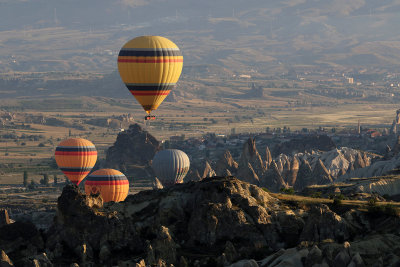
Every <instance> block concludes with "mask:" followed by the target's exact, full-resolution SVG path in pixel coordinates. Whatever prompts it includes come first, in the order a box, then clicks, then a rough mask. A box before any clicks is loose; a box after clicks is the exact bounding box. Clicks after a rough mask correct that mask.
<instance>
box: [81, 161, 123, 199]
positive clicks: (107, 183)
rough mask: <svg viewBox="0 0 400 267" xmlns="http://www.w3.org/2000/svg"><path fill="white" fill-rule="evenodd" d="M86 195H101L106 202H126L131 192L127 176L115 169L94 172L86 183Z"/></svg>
mask: <svg viewBox="0 0 400 267" xmlns="http://www.w3.org/2000/svg"><path fill="white" fill-rule="evenodd" d="M85 192H86V194H88V195H90V194H98V193H99V194H100V195H101V196H102V198H103V201H104V202H109V201H114V202H119V201H124V200H125V198H126V196H127V195H128V192H129V181H128V179H126V177H125V175H124V174H123V173H122V172H120V171H117V170H113V169H101V170H97V171H95V172H92V173H91V174H90V175H89V176H88V177H87V178H86V181H85Z"/></svg>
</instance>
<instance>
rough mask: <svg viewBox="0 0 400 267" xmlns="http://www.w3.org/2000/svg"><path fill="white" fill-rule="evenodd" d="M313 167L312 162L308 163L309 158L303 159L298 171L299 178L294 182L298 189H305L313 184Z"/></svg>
mask: <svg viewBox="0 0 400 267" xmlns="http://www.w3.org/2000/svg"><path fill="white" fill-rule="evenodd" d="M312 182H313V181H312V168H311V166H310V163H308V161H307V160H303V161H302V163H301V165H300V167H299V171H298V173H297V178H296V181H295V183H294V188H295V189H296V190H299V191H301V190H303V189H304V188H305V187H307V186H308V185H311V184H312Z"/></svg>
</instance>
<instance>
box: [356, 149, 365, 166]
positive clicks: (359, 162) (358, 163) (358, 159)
mask: <svg viewBox="0 0 400 267" xmlns="http://www.w3.org/2000/svg"><path fill="white" fill-rule="evenodd" d="M365 167H366V164H365V162H364V159H363V157H362V156H361V154H360V153H359V152H358V153H357V155H356V159H355V161H354V169H359V168H365Z"/></svg>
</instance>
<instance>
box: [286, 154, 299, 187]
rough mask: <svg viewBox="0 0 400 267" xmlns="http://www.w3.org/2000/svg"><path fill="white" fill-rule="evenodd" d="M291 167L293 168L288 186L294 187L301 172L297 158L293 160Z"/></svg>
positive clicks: (288, 179)
mask: <svg viewBox="0 0 400 267" xmlns="http://www.w3.org/2000/svg"><path fill="white" fill-rule="evenodd" d="M290 166H291V169H290V172H289V176H288V178H287V184H288V185H289V186H294V184H295V183H296V179H297V174H298V172H299V167H300V164H299V161H298V159H297V157H293V158H292V161H291V163H290Z"/></svg>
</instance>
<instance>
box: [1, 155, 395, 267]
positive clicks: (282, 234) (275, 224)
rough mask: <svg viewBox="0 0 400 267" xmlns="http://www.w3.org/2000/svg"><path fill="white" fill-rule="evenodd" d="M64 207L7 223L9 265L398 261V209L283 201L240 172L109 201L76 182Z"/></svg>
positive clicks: (5, 259)
mask: <svg viewBox="0 0 400 267" xmlns="http://www.w3.org/2000/svg"><path fill="white" fill-rule="evenodd" d="M273 163H274V162H272V163H271V165H272V166H271V168H272V169H274V168H275V169H276V167H274V166H273V165H276V164H273ZM303 164H305V165H306V163H303ZM303 164H302V165H303ZM300 169H301V166H300ZM299 171H300V170H299ZM57 209H58V212H57V215H56V217H55V218H54V222H53V225H52V226H51V227H50V229H47V230H46V231H38V230H37V229H36V228H35V226H34V225H33V224H31V223H29V222H18V221H17V222H15V223H12V224H8V225H4V226H2V227H0V247H1V248H2V249H3V251H2V259H1V263H2V266H9V265H11V264H15V266H141V267H147V266H171V264H173V266H199V267H201V266H216V267H219V266H229V265H231V266H255V267H257V266H258V267H259V266H299V267H301V266H319V265H317V264H321V265H322V266H337V264H341V266H363V264H364V265H365V266H374V265H376V264H380V265H377V266H398V264H400V258H399V256H398V251H400V232H399V229H400V220H399V219H398V215H395V214H380V215H379V216H374V214H370V213H368V212H366V211H361V210H356V209H352V208H350V207H349V208H345V209H342V208H338V207H336V206H335V205H330V206H327V205H324V204H315V203H314V204H307V203H303V204H299V205H296V204H294V202H287V203H283V202H281V201H280V200H278V199H276V198H274V197H272V196H271V195H270V194H269V193H267V192H265V191H264V190H262V189H261V188H259V187H257V186H255V185H251V184H249V183H245V182H242V181H240V180H238V179H235V178H232V177H230V178H229V177H212V178H206V179H203V180H202V181H201V182H196V183H195V182H189V183H186V184H179V185H175V186H172V187H170V188H166V189H160V190H149V191H142V192H140V193H138V194H135V195H130V196H128V197H127V199H126V200H125V201H124V202H120V203H106V204H103V201H102V199H101V197H100V196H98V195H92V196H86V195H85V194H83V193H82V192H80V191H79V189H78V187H76V186H73V185H68V186H66V187H65V188H64V190H63V192H62V194H61V196H60V197H59V199H58V204H57ZM371 215H372V216H371ZM7 264H8V265H7ZM78 264H79V265H78ZM349 264H352V265H349ZM396 264H397V265H396Z"/></svg>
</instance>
